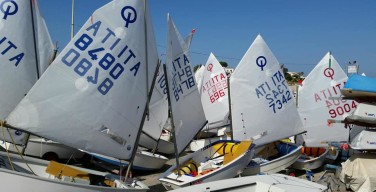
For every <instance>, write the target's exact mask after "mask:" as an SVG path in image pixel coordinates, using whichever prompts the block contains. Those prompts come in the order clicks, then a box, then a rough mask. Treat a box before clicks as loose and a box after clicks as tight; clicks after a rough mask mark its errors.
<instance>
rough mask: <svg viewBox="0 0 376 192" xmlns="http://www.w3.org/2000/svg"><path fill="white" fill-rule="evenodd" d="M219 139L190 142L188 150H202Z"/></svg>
mask: <svg viewBox="0 0 376 192" xmlns="http://www.w3.org/2000/svg"><path fill="white" fill-rule="evenodd" d="M220 139H221V137H213V138H206V139H198V140H192V142H191V143H190V144H189V149H190V150H191V151H198V150H200V149H202V148H203V147H205V146H207V145H209V144H210V143H214V142H216V141H219V140H220Z"/></svg>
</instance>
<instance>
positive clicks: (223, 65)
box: [219, 61, 228, 67]
mask: <svg viewBox="0 0 376 192" xmlns="http://www.w3.org/2000/svg"><path fill="white" fill-rule="evenodd" d="M219 63H220V64H221V65H222V67H228V64H227V62H226V61H220V62H219Z"/></svg>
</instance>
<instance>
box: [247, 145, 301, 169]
mask: <svg viewBox="0 0 376 192" xmlns="http://www.w3.org/2000/svg"><path fill="white" fill-rule="evenodd" d="M283 144H285V145H286V146H288V147H291V148H292V150H288V151H287V153H286V154H283V152H282V151H279V150H278V152H279V155H280V156H279V157H278V158H276V159H273V160H270V161H264V162H263V163H250V164H248V166H247V167H246V168H245V169H244V170H243V173H242V174H241V175H242V176H249V175H257V174H259V173H267V174H273V173H277V172H280V171H283V170H285V169H286V168H287V167H289V166H290V165H292V164H293V163H294V162H295V161H296V160H298V159H299V157H300V156H301V149H302V146H297V145H294V144H290V143H283ZM255 156H256V157H257V154H256V155H255ZM251 162H252V161H251Z"/></svg>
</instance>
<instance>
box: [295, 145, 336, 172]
mask: <svg viewBox="0 0 376 192" xmlns="http://www.w3.org/2000/svg"><path fill="white" fill-rule="evenodd" d="M325 149H326V150H325V152H324V153H323V154H321V155H320V156H318V157H312V156H307V155H302V156H300V158H298V160H296V161H295V163H294V164H293V165H292V167H293V168H294V169H299V170H314V169H317V168H319V167H321V166H322V165H323V164H324V162H325V159H326V156H327V154H328V153H329V150H328V149H327V148H325Z"/></svg>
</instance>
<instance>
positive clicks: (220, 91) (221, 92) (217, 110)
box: [199, 53, 229, 127]
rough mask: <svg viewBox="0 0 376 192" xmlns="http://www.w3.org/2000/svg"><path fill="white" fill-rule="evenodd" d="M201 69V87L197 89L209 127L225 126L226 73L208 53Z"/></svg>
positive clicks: (226, 101) (226, 106)
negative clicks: (202, 70)
mask: <svg viewBox="0 0 376 192" xmlns="http://www.w3.org/2000/svg"><path fill="white" fill-rule="evenodd" d="M203 69H204V72H203V77H202V85H201V87H199V88H200V93H201V102H202V106H203V108H204V112H205V116H206V119H207V120H208V122H209V127H220V126H222V125H226V124H228V121H227V116H228V112H229V108H228V88H227V75H226V72H225V70H224V69H223V67H222V65H221V64H220V63H219V61H218V60H217V58H215V56H214V54H213V53H210V56H209V58H208V61H207V62H206V65H205V67H203Z"/></svg>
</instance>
